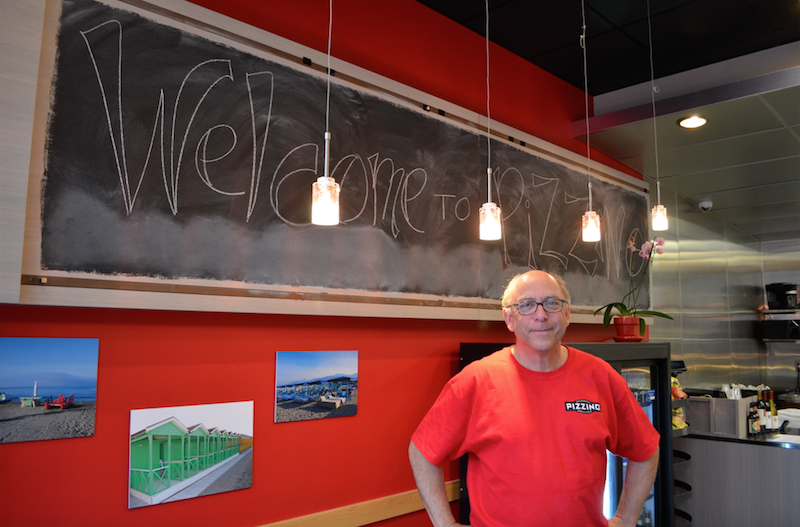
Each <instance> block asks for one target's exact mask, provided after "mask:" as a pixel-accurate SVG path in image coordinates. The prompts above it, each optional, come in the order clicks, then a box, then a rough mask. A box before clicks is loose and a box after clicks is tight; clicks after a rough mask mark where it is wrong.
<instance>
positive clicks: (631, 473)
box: [608, 449, 659, 527]
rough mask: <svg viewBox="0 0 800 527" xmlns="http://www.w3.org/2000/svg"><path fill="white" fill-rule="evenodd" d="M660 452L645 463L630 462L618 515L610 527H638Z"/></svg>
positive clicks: (654, 475)
mask: <svg viewBox="0 0 800 527" xmlns="http://www.w3.org/2000/svg"><path fill="white" fill-rule="evenodd" d="M658 455H659V454H658V450H657V449H656V453H655V454H653V455H652V456H650V459H647V460H645V461H639V462H636V461H631V460H630V459H629V460H628V467H627V469H626V470H625V482H624V483H623V484H622V496H621V497H620V499H619V507H617V514H616V515H614V517H613V518H611V520H609V522H608V527H629V526H630V527H632V526H634V525H636V520H638V519H639V514H641V512H642V506H644V501H645V500H646V499H647V495H648V494H650V489H651V488H652V487H653V482H654V481H655V479H656V472H658Z"/></svg>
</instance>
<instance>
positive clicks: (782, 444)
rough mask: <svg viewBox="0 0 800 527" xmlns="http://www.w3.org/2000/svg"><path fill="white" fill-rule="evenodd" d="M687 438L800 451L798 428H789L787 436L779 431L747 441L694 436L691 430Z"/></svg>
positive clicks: (799, 432) (749, 438)
mask: <svg viewBox="0 0 800 527" xmlns="http://www.w3.org/2000/svg"><path fill="white" fill-rule="evenodd" d="M686 437H691V438H695V439H708V440H710V441H725V442H728V443H747V444H753V445H766V446H773V447H779V448H789V449H797V450H800V429H798V428H787V429H786V433H785V434H780V433H778V432H777V431H775V432H770V433H768V434H764V435H758V436H749V437H747V438H745V439H737V438H734V437H717V436H708V435H700V434H692V433H691V430H690V431H689V435H688V436H686Z"/></svg>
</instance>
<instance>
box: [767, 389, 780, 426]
mask: <svg viewBox="0 0 800 527" xmlns="http://www.w3.org/2000/svg"><path fill="white" fill-rule="evenodd" d="M769 413H770V416H771V417H770V424H771V425H772V426H770V428H772V429H773V430H775V429H776V428H778V407H777V406H775V392H773V391H772V390H770V391H769Z"/></svg>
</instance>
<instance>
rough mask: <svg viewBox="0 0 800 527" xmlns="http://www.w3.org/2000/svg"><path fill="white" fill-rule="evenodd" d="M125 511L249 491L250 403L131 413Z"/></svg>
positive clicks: (251, 426)
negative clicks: (241, 490) (245, 489)
mask: <svg viewBox="0 0 800 527" xmlns="http://www.w3.org/2000/svg"><path fill="white" fill-rule="evenodd" d="M130 430H131V433H130V457H129V471H128V474H129V480H128V508H129V509H135V508H138V507H146V506H149V505H158V504H159V503H167V502H172V501H179V500H185V499H189V498H196V497H199V496H207V495H210V494H218V493H220V492H229V491H233V490H239V489H244V488H248V487H251V486H252V485H253V401H243V402H236V403H219V404H206V405H195V406H172V407H164V408H147V409H141V410H131V426H130Z"/></svg>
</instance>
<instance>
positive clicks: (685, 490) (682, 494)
mask: <svg viewBox="0 0 800 527" xmlns="http://www.w3.org/2000/svg"><path fill="white" fill-rule="evenodd" d="M673 488H674V489H675V490H674V491H673V498H674V499H675V501H676V502H677V501H682V500H685V499H687V498H688V497H689V496H691V495H692V486H691V485H689V484H688V483H684V482H683V481H678V480H674V481H673Z"/></svg>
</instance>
